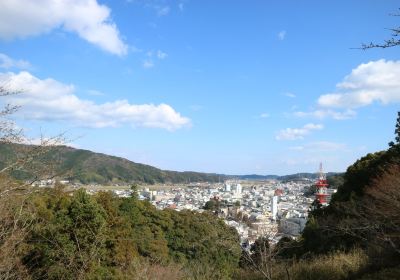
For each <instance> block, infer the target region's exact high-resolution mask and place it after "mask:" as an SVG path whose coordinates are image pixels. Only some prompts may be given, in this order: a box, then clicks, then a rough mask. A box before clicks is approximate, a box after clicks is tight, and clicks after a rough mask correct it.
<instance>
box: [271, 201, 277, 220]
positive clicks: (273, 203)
mask: <svg viewBox="0 0 400 280" xmlns="http://www.w3.org/2000/svg"><path fill="white" fill-rule="evenodd" d="M277 214H278V197H277V196H276V195H275V196H273V197H272V199H271V216H272V219H273V220H276V215H277Z"/></svg>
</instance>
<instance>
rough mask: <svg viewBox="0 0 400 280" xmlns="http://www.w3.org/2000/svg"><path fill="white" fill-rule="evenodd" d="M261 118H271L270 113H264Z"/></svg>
mask: <svg viewBox="0 0 400 280" xmlns="http://www.w3.org/2000/svg"><path fill="white" fill-rule="evenodd" d="M259 118H260V119H266V118H269V114H268V113H262V114H260V116H259Z"/></svg>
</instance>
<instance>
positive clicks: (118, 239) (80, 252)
mask: <svg viewBox="0 0 400 280" xmlns="http://www.w3.org/2000/svg"><path fill="white" fill-rule="evenodd" d="M23 209H24V210H26V211H24V215H23V217H21V219H19V221H18V223H19V224H20V226H22V225H26V224H29V226H27V227H26V228H25V229H24V230H25V231H26V232H28V233H29V234H26V235H25V236H24V237H23V238H22V239H21V240H18V243H19V244H18V248H19V250H20V251H19V253H18V256H16V257H17V259H14V260H12V261H13V262H14V264H15V263H17V264H18V271H19V272H20V273H19V274H17V275H16V277H14V279H15V278H17V279H18V278H23V279H137V278H138V276H139V275H140V273H150V272H148V271H147V272H143V271H142V272H140V271H141V269H143V267H146V269H150V270H151V269H153V270H154V269H155V268H156V270H157V271H153V272H152V273H160V272H162V274H165V273H166V275H169V276H168V277H170V276H171V273H173V274H174V275H175V276H174V277H177V275H180V277H186V278H190V277H198V276H199V275H207V273H209V274H210V273H212V275H214V276H215V277H217V278H218V279H225V278H230V276H231V275H232V272H233V271H234V270H235V269H236V268H237V265H238V261H239V257H240V247H239V240H238V235H237V233H236V231H235V230H234V229H232V228H229V227H227V226H226V225H225V223H224V222H223V221H222V220H220V219H218V218H216V217H215V216H214V215H210V214H207V213H203V214H200V213H195V212H191V211H182V212H177V211H173V210H163V211H160V210H157V209H155V207H153V206H152V205H151V204H150V203H148V202H146V201H139V200H137V199H136V197H135V196H133V197H130V198H118V197H115V196H113V195H112V194H111V193H105V192H104V193H103V192H101V193H99V194H98V195H95V196H91V195H88V194H86V192H85V191H84V190H79V191H76V192H74V193H67V192H65V191H64V190H63V189H61V188H60V187H57V188H55V189H48V190H45V191H40V192H37V193H34V194H32V195H31V196H30V197H29V199H27V200H26V201H25V203H24V206H23ZM3 222H4V221H3ZM0 242H1V240H0ZM2 264H3V267H1V266H0V275H3V274H2V273H5V271H4V270H3V271H2V269H4V268H5V266H4V263H2ZM13 271H14V272H15V271H17V269H16V268H15V269H14V270H13ZM143 276H144V275H143ZM147 276H149V275H147ZM153 276H154V275H153ZM159 277H160V279H169V278H168V277H167V276H165V275H164V276H162V277H161V276H159ZM165 277H167V278H165ZM157 278H158V277H157ZM0 279H2V277H0ZM154 279H156V278H154ZM210 279H211V278H210Z"/></svg>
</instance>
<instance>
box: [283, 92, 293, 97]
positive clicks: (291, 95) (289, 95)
mask: <svg viewBox="0 0 400 280" xmlns="http://www.w3.org/2000/svg"><path fill="white" fill-rule="evenodd" d="M284 95H285V96H287V97H290V98H295V97H296V95H295V94H294V93H291V92H286V93H284Z"/></svg>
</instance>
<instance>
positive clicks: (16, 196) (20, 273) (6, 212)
mask: <svg viewBox="0 0 400 280" xmlns="http://www.w3.org/2000/svg"><path fill="white" fill-rule="evenodd" d="M15 94H20V92H16V91H11V90H9V89H8V88H7V87H6V86H5V85H0V98H1V99H2V100H4V102H3V104H5V105H4V106H3V107H2V108H0V157H2V159H5V160H3V162H4V164H1V165H0V252H1V254H0V276H1V277H0V278H5V279H8V278H9V279H12V278H16V279H23V278H27V277H28V274H27V273H28V272H27V270H26V269H25V268H24V267H23V264H22V263H21V254H22V253H23V246H21V240H23V239H24V238H26V237H27V236H29V231H30V228H31V226H32V223H33V222H34V215H33V213H32V211H31V210H32V209H31V205H30V203H29V200H28V196H29V195H30V194H31V193H33V192H34V191H35V188H34V187H32V184H33V183H35V182H36V181H38V180H41V179H47V178H54V177H55V176H56V174H57V172H56V171H55V169H54V168H53V162H52V160H53V159H51V158H46V157H45V155H47V154H48V153H49V151H51V149H52V147H54V145H58V144H61V143H63V142H64V137H63V135H62V134H61V135H58V136H55V137H52V138H46V137H41V141H40V143H39V145H35V146H34V147H28V146H26V145H20V144H23V143H26V142H29V140H28V139H27V137H26V136H25V135H24V134H23V131H22V129H20V128H18V127H17V126H16V125H15V123H14V122H13V121H12V116H13V114H14V113H15V112H16V111H17V110H18V109H19V106H15V105H12V104H9V103H7V97H9V96H12V95H15ZM10 147H16V149H15V151H16V152H15V153H14V154H12V155H11V156H10V153H9V150H10ZM27 171H29V172H27ZM28 173H30V174H33V176H29V177H25V178H24V180H16V177H17V176H16V175H21V174H28Z"/></svg>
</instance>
